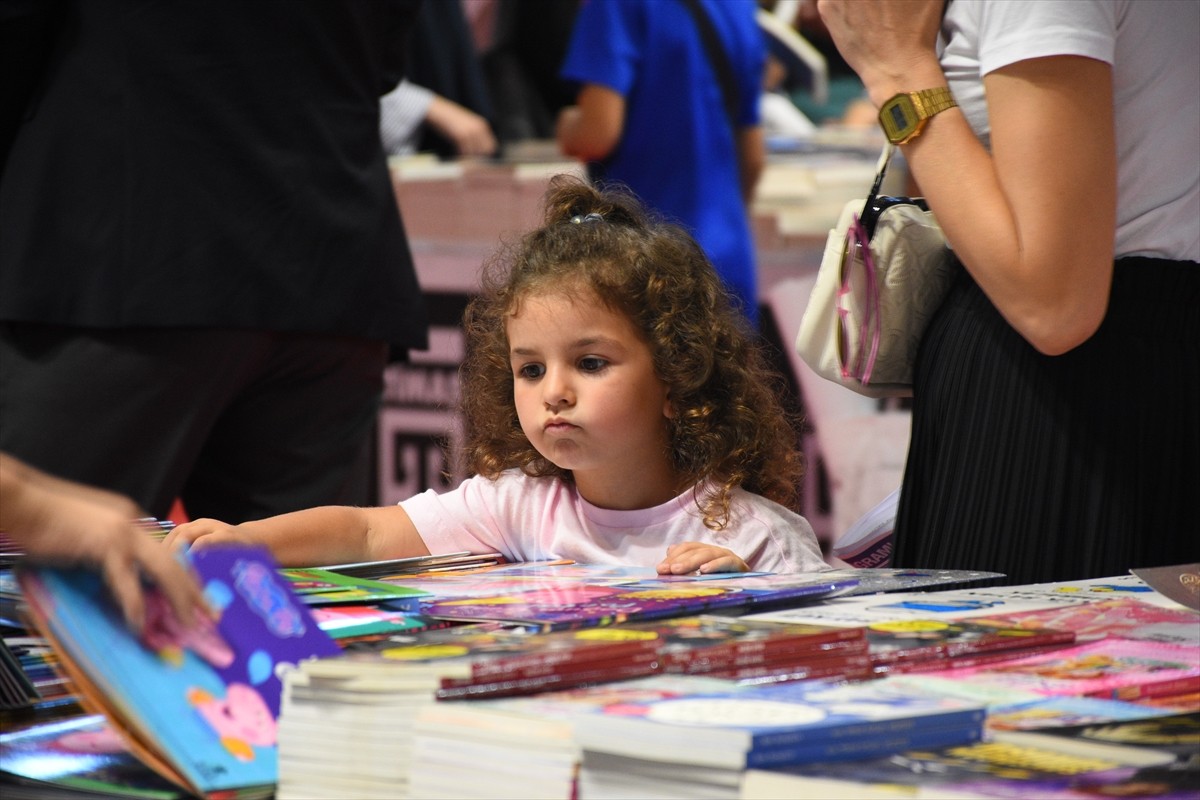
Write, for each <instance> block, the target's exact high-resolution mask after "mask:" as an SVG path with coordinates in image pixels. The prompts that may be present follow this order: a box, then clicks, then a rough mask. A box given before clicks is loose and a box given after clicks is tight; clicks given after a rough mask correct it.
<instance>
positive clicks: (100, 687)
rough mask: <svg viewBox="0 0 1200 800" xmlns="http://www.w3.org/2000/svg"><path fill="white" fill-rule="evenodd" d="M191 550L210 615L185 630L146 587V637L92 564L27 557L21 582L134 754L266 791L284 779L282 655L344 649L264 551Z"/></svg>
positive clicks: (170, 774) (226, 790) (203, 780)
mask: <svg viewBox="0 0 1200 800" xmlns="http://www.w3.org/2000/svg"><path fill="white" fill-rule="evenodd" d="M189 557H190V559H191V561H192V564H193V566H194V568H195V571H196V573H197V574H198V576H199V578H200V581H201V583H202V585H203V587H204V591H205V595H206V597H207V598H208V601H209V603H210V605H211V606H212V607H213V608H214V610H216V611H218V612H219V615H220V616H219V619H218V620H217V622H216V623H215V625H214V624H207V625H200V626H199V627H198V628H195V629H185V628H184V627H183V626H182V625H180V624H179V622H178V621H177V620H176V619H175V617H174V615H173V613H172V612H171V610H170V606H169V604H168V603H167V601H166V599H165V597H164V596H163V595H162V594H161V593H160V592H158V591H157V590H154V589H150V590H149V591H148V592H147V594H146V602H147V620H146V626H145V632H144V634H143V636H142V637H141V639H139V638H137V637H136V636H135V635H134V634H133V633H132V632H131V631H130V630H129V628H128V627H127V626H126V625H125V622H124V620H123V618H122V617H121V614H120V612H119V610H118V609H117V607H116V605H115V603H114V602H113V601H112V598H111V596H110V594H109V592H108V590H107V588H106V587H105V585H104V583H103V581H102V580H101V578H100V575H99V574H98V573H96V572H93V571H90V570H83V569H62V568H55V567H45V566H32V565H29V566H26V567H23V568H22V569H21V572H20V580H21V587H22V590H23V592H24V595H25V597H26V599H27V601H28V603H29V607H30V610H31V614H32V616H33V618H34V621H35V623H36V625H37V626H38V627H39V628H40V629H41V631H42V632H43V633H44V634H45V635H46V637H47V638H48V639H50V640H51V641H52V642H53V643H54V645H55V649H56V650H57V651H58V654H59V656H60V660H61V663H62V666H63V668H64V669H65V670H66V671H67V672H68V674H70V676H71V678H72V679H73V681H74V682H75V684H76V687H77V689H78V692H79V695H80V698H81V701H82V702H83V703H84V705H85V707H88V708H89V710H92V711H94V712H97V713H104V714H105V715H106V716H107V717H108V718H109V720H110V721H111V722H112V724H113V727H114V729H115V730H117V731H118V732H119V733H120V734H121V735H122V736H124V738H125V739H126V740H127V743H128V744H129V746H130V750H131V751H132V752H133V753H134V754H135V755H137V756H138V757H139V758H141V759H142V760H143V761H145V762H146V763H147V764H148V765H150V766H151V767H153V768H154V769H156V771H158V772H159V773H160V774H163V775H164V776H165V777H167V778H169V779H170V780H173V781H175V782H176V783H179V784H181V785H183V786H184V787H186V788H187V789H189V791H192V792H193V793H195V794H198V795H202V796H209V797H220V796H224V795H229V794H232V793H235V792H236V793H237V794H238V796H239V797H241V796H245V794H246V792H245V791H243V790H251V791H250V793H251V794H253V793H256V791H257V792H258V793H261V794H264V795H265V794H268V793H269V792H270V790H271V789H272V788H273V785H274V783H275V782H276V780H277V764H276V755H277V750H276V722H277V719H278V715H279V706H280V695H281V692H282V684H281V682H280V675H279V672H280V669H281V667H282V665H285V664H294V663H296V662H298V661H300V660H301V659H305V658H308V657H311V656H331V655H336V654H337V653H339V652H340V649H339V648H338V646H337V645H336V644H335V643H334V642H333V640H332V639H330V638H329V636H328V635H327V634H325V633H324V632H323V631H321V630H320V628H319V627H318V626H317V624H316V622H315V621H314V619H313V617H312V615H311V613H310V612H309V610H308V608H307V607H306V606H305V605H304V603H303V602H301V601H300V600H299V598H298V597H297V596H296V595H295V594H294V593H293V592H292V591H291V590H290V589H289V587H288V585H287V582H286V581H285V580H284V579H283V578H282V577H280V575H279V573H278V566H277V564H276V563H275V562H274V560H273V559H272V558H271V557H270V556H269V555H268V554H267V552H266V551H265V550H261V549H255V548H210V549H205V550H199V551H196V552H195V553H193V554H190V556H189Z"/></svg>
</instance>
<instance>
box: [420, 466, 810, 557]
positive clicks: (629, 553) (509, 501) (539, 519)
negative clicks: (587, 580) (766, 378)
mask: <svg viewBox="0 0 1200 800" xmlns="http://www.w3.org/2000/svg"><path fill="white" fill-rule="evenodd" d="M400 506H401V507H402V508H403V509H404V510H405V511H406V512H407V513H408V516H409V517H410V518H411V519H412V521H413V524H414V525H415V526H416V528H417V531H418V532H419V533H420V535H421V538H422V539H423V540H424V542H425V545H426V547H428V548H429V550H430V552H433V553H447V552H460V551H464V550H465V551H469V552H472V553H484V552H491V551H496V552H499V553H503V554H504V555H505V556H506V557H507V558H508V559H509V560H512V561H542V560H546V559H557V558H568V559H571V560H573V561H576V562H578V563H581V564H627V565H633V566H644V567H653V566H655V565H657V564H658V563H659V562H661V561H662V560H663V557H664V556H665V555H666V553H667V546H668V545H671V544H676V543H678V542H693V541H704V542H712V543H713V544H716V545H719V546H721V547H726V548H728V549H730V550H732V551H733V552H734V553H737V554H738V555H739V556H741V557H742V559H743V560H744V561H745V562H746V563H747V564H748V565H749V566H750V568H751V569H752V570H759V571H763V572H816V571H820V570H824V569H828V568H829V566H828V565H827V564H826V563H825V561H824V559H823V558H822V556H821V548H820V545H818V544H817V538H816V536H815V535H814V534H813V530H812V527H811V526H810V525H809V524H808V521H807V520H806V519H804V517H802V516H800V515H799V514H796V513H793V512H792V511H790V510H788V509H787V508H784V507H783V506H781V505H779V504H778V503H774V502H772V501H770V500H768V499H766V498H765V497H761V496H759V495H755V494H751V493H750V492H747V491H744V490H741V489H738V490H735V491H734V493H733V498H732V504H731V508H730V521H729V525H728V526H726V528H725V529H724V530H722V531H713V530H710V529H709V528H706V527H704V521H703V517H702V516H701V514H700V511H699V509H698V508H697V506H696V503H695V501H694V500H693V498H692V493H691V492H690V491H689V492H685V493H684V494H682V495H680V496H679V497H677V498H675V499H674V500H670V501H668V502H666V503H663V504H662V505H660V506H655V507H654V508H645V509H638V510H634V511H614V510H612V509H605V508H597V507H596V506H594V505H592V504H591V503H589V502H588V501H586V500H584V499H583V498H582V497H580V496H579V492H578V491H576V489H575V486H574V485H573V484H571V483H567V482H565V481H562V480H559V479H557V478H530V477H529V476H527V475H525V474H524V473H522V472H521V471H520V470H516V469H513V470H508V471H507V472H504V473H502V474H501V475H500V477H499V478H497V479H496V480H490V479H488V478H481V477H473V478H468V479H467V480H465V481H463V482H462V483H461V484H460V485H459V486H458V488H456V489H453V490H452V491H449V492H445V493H443V494H437V493H436V492H434V491H433V490H432V489H431V490H428V491H425V492H422V493H421V494H418V495H416V496H414V497H411V498H409V499H407V500H404V501H401V503H400Z"/></svg>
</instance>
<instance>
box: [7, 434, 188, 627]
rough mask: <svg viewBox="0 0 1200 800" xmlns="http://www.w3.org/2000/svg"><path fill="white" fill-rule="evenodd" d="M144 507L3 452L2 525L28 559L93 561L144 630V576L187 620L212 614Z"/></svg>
mask: <svg viewBox="0 0 1200 800" xmlns="http://www.w3.org/2000/svg"><path fill="white" fill-rule="evenodd" d="M144 516H145V513H144V512H143V511H142V510H141V509H139V508H138V506H137V505H136V504H135V503H134V502H133V501H132V500H130V499H129V498H127V497H124V496H122V495H120V494H116V493H114V492H109V491H105V490H103V489H97V488H94V487H91V486H85V485H83V484H79V483H75V482H73V481H68V480H64V479H62V478H56V477H54V476H52V475H49V474H47V473H45V472H42V471H41V470H38V469H35V468H34V467H31V466H30V465H28V464H25V463H24V462H22V461H20V460H19V459H17V458H14V457H13V456H10V455H8V454H6V453H0V530H3V531H4V532H5V533H7V534H8V535H9V536H10V537H12V538H13V539H14V540H15V541H16V542H17V543H18V544H19V545H21V547H22V548H23V549H24V551H25V554H26V557H27V558H29V559H31V560H37V561H43V562H47V563H53V564H62V565H72V566H74V565H81V566H90V567H95V568H98V569H99V570H100V572H101V573H102V574H103V576H104V580H105V582H106V583H107V584H108V587H109V589H110V590H111V591H112V593H113V596H114V597H115V598H116V601H117V604H118V606H119V607H120V609H121V613H122V614H123V615H124V616H125V619H126V621H127V622H128V624H129V626H130V627H131V628H132V629H133V630H134V631H136V632H138V633H141V631H142V629H143V626H144V624H145V617H146V602H145V597H144V595H143V591H142V578H143V576H145V577H147V578H149V579H150V580H151V581H152V582H153V583H154V584H156V585H157V586H158V587H159V588H160V589H161V590H162V592H163V594H165V595H166V597H167V599H168V600H169V601H170V603H171V606H172V608H173V609H174V610H175V613H176V614H177V615H178V616H179V619H180V620H182V621H183V622H184V623H185V624H192V623H194V622H195V621H196V615H197V614H205V615H208V614H210V612H209V609H208V606H207V604H206V602H205V600H204V594H203V592H202V590H201V588H200V586H199V584H198V583H197V582H196V580H195V578H194V577H193V576H192V575H191V574H190V573H189V572H188V570H187V568H186V567H185V566H184V565H183V564H181V563H179V562H178V561H177V560H176V559H175V557H174V555H173V554H172V551H171V550H170V549H168V548H166V547H163V546H161V545H160V544H159V542H158V541H156V540H155V539H154V538H153V537H151V536H150V535H149V534H147V533H146V531H145V530H144V529H143V528H141V527H139V526H138V524H137V522H136V520H137V519H138V518H139V517H144Z"/></svg>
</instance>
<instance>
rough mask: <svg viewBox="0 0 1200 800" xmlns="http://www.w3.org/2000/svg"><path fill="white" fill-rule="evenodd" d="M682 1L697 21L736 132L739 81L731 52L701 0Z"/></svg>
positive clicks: (726, 110) (731, 125)
mask: <svg viewBox="0 0 1200 800" xmlns="http://www.w3.org/2000/svg"><path fill="white" fill-rule="evenodd" d="M681 2H682V3H683V6H684V8H686V9H687V10H688V12H689V13H691V15H692V18H693V19H694V20H695V21H696V28H697V29H698V30H699V31H700V41H701V42H702V43H703V44H704V49H705V51H707V53H708V60H709V62H710V63H711V64H712V67H713V71H714V72H716V74H717V82H718V83H719V84H720V86H721V98H722V99H723V100H724V101H725V116H726V117H728V118H729V126H730V127H731V128H732V129H733V130H734V132H735V133H736V132H737V128H738V124H737V114H738V105H739V99H738V88H737V81H736V80H734V77H733V66H732V65H731V64H730V63H729V54H728V53H726V52H725V48H724V47H723V46H722V45H721V38H720V36H718V34H717V29H716V28H715V27H714V26H713V23H712V20H711V19H709V17H708V14H707V13H705V11H704V9H703V8H702V7H701V6H700V0H681Z"/></svg>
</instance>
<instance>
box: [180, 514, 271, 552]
mask: <svg viewBox="0 0 1200 800" xmlns="http://www.w3.org/2000/svg"><path fill="white" fill-rule="evenodd" d="M163 544H166V545H167V546H169V547H171V548H174V549H176V550H179V549H184V550H187V549H189V548H192V547H197V548H203V547H211V546H212V545H218V544H235V545H243V546H244V545H251V544H257V542H255V541H254V540H253V538H252V537H251V536H250V535H249V533H248V532H247V531H245V530H244V529H242V528H241V527H240V526H238V525H230V524H228V523H225V522H221V521H220V520H215V519H196V520H192V521H191V522H185V523H184V524H182V525H177V526H176V527H175V529H174V530H172V531H171V532H170V533H169V534H167V537H166V538H165V539H163Z"/></svg>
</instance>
